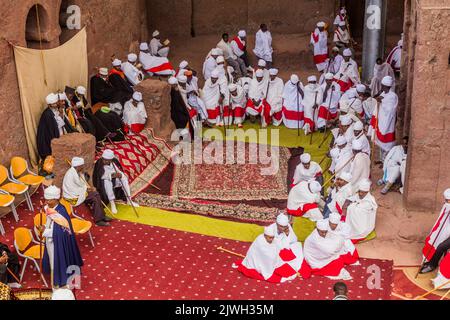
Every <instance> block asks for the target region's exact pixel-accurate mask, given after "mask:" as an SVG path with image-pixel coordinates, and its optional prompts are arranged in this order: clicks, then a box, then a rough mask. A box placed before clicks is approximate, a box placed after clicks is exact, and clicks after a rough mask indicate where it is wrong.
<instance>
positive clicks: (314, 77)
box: [308, 76, 317, 82]
mask: <svg viewBox="0 0 450 320" xmlns="http://www.w3.org/2000/svg"><path fill="white" fill-rule="evenodd" d="M308 82H317V77H316V76H309V77H308Z"/></svg>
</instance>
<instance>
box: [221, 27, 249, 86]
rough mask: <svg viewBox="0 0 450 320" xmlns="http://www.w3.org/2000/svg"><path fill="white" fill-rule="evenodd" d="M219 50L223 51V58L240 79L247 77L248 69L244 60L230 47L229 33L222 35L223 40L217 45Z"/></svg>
mask: <svg viewBox="0 0 450 320" xmlns="http://www.w3.org/2000/svg"><path fill="white" fill-rule="evenodd" d="M217 48H220V49H222V51H223V57H224V59H225V61H226V62H227V64H228V65H229V66H232V67H233V69H234V70H236V73H237V75H238V78H240V77H242V76H247V67H246V66H245V63H244V61H243V60H242V59H238V57H237V56H236V55H235V54H234V52H233V49H232V47H231V45H230V36H229V35H228V33H224V34H223V35H222V40H221V41H220V42H219V43H218V44H217Z"/></svg>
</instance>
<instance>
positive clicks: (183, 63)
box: [180, 60, 189, 69]
mask: <svg viewBox="0 0 450 320" xmlns="http://www.w3.org/2000/svg"><path fill="white" fill-rule="evenodd" d="M188 65H189V62H187V61H186V60H183V61H181V63H180V69H186V67H187V66H188Z"/></svg>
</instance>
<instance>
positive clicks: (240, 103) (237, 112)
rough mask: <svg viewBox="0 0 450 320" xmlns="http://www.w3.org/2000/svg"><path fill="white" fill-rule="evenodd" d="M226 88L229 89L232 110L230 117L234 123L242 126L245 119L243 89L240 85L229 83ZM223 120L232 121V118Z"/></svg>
mask: <svg viewBox="0 0 450 320" xmlns="http://www.w3.org/2000/svg"><path fill="white" fill-rule="evenodd" d="M228 90H229V91H230V108H231V109H232V110H233V111H232V112H233V113H232V115H230V117H231V118H233V119H234V124H235V125H237V126H238V127H239V128H242V127H243V123H244V121H245V106H246V104H247V98H246V97H245V92H244V89H243V88H242V87H241V86H240V85H237V84H234V83H231V84H230V85H228ZM230 117H229V118H230ZM225 122H226V123H232V119H225Z"/></svg>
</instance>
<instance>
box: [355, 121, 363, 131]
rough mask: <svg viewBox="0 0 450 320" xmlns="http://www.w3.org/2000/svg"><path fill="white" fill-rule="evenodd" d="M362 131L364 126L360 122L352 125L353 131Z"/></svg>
mask: <svg viewBox="0 0 450 320" xmlns="http://www.w3.org/2000/svg"><path fill="white" fill-rule="evenodd" d="M363 129H364V124H363V123H362V122H361V121H358V122H356V123H355V124H354V125H353V130H355V131H361V130H363Z"/></svg>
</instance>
